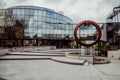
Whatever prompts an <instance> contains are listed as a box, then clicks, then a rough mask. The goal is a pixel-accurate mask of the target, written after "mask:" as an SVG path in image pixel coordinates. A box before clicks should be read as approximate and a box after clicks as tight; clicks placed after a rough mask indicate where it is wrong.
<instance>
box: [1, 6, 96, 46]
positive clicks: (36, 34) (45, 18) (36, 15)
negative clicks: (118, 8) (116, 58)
mask: <svg viewBox="0 0 120 80" xmlns="http://www.w3.org/2000/svg"><path fill="white" fill-rule="evenodd" d="M0 13H1V15H0V22H1V23H0V26H1V30H2V31H3V29H4V32H3V33H4V34H3V33H2V34H1V35H3V36H1V38H0V45H1V46H3V45H5V46H9V45H12V46H39V45H41V46H46V45H47V46H49V45H50V46H56V47H57V48H70V47H71V46H73V45H77V46H78V44H76V42H75V40H74V33H73V31H74V28H75V26H76V24H73V21H72V20H71V19H70V18H69V17H67V16H65V15H63V12H56V11H54V10H52V9H48V8H43V7H37V6H14V7H9V8H6V9H4V10H1V12H0ZM2 26H3V27H4V28H3V27H2ZM97 34H98V33H97V31H96V29H95V27H94V26H93V25H90V26H89V27H88V26H85V25H82V26H81V27H80V28H79V30H78V31H77V36H78V37H79V38H80V39H81V40H82V42H83V43H86V41H88V40H89V43H88V44H90V43H91V42H93V41H94V40H95V39H96V36H97ZM6 42H8V43H6Z"/></svg>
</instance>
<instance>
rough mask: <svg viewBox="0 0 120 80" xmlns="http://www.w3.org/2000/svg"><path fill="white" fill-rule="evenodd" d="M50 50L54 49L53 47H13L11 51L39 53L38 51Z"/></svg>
mask: <svg viewBox="0 0 120 80" xmlns="http://www.w3.org/2000/svg"><path fill="white" fill-rule="evenodd" d="M45 49H47V50H51V49H56V47H55V46H41V47H40V46H29V47H14V48H12V51H31V52H32V51H40V50H45Z"/></svg>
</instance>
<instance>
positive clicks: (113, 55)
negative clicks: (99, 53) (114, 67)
mask: <svg viewBox="0 0 120 80" xmlns="http://www.w3.org/2000/svg"><path fill="white" fill-rule="evenodd" d="M108 58H110V59H117V60H120V50H117V51H108Z"/></svg>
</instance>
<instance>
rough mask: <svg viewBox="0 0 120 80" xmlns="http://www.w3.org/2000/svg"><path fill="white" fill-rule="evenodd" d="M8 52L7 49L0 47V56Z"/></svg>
mask: <svg viewBox="0 0 120 80" xmlns="http://www.w3.org/2000/svg"><path fill="white" fill-rule="evenodd" d="M8 53H9V49H0V56H3V55H6V54H8Z"/></svg>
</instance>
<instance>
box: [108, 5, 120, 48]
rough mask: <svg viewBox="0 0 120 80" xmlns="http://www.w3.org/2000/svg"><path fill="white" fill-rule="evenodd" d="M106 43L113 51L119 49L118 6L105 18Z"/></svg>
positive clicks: (119, 16) (119, 12) (119, 8)
mask: <svg viewBox="0 0 120 80" xmlns="http://www.w3.org/2000/svg"><path fill="white" fill-rule="evenodd" d="M106 23H107V39H108V40H107V41H108V43H109V44H110V45H111V46H113V48H114V49H117V48H120V5H119V6H117V7H115V8H113V12H112V13H111V14H110V15H109V16H108V17H107V20H106Z"/></svg>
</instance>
